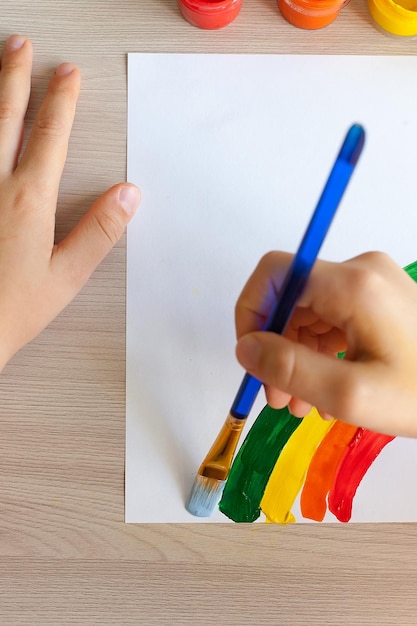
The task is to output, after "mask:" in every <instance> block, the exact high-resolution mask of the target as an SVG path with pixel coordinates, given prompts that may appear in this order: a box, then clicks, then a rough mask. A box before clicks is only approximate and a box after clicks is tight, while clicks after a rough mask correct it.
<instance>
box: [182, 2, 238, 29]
mask: <svg viewBox="0 0 417 626" xmlns="http://www.w3.org/2000/svg"><path fill="white" fill-rule="evenodd" d="M178 6H179V9H180V11H181V13H182V14H183V16H184V17H185V19H186V20H187V22H190V24H193V26H198V28H204V29H206V30H213V29H215V28H223V26H227V25H228V24H230V22H233V20H234V19H235V18H236V17H237V16H238V14H239V11H240V9H241V7H242V0H178Z"/></svg>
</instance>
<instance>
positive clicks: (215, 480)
mask: <svg viewBox="0 0 417 626" xmlns="http://www.w3.org/2000/svg"><path fill="white" fill-rule="evenodd" d="M245 421H246V420H245V419H239V418H237V417H233V415H231V414H229V415H228V416H227V419H226V421H225V423H224V424H223V427H222V429H221V431H220V432H219V434H218V436H217V438H216V440H215V442H214V443H213V445H212V446H211V448H210V450H209V452H208V454H207V456H206V457H205V459H204V461H203V462H202V464H201V465H200V468H199V470H198V473H197V476H196V478H195V480H194V484H193V487H192V489H191V493H190V497H189V498H188V501H187V503H186V505H185V507H186V509H187V511H189V513H191V514H192V515H195V516H197V517H209V516H210V515H211V513H212V512H213V509H214V507H215V506H216V504H217V503H218V501H219V500H220V497H221V495H222V492H223V488H224V485H225V483H226V480H227V477H228V475H229V471H230V467H231V465H232V460H233V456H234V453H235V450H236V447H237V444H238V442H239V438H240V435H241V432H242V430H243V427H244V424H245Z"/></svg>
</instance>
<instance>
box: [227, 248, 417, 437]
mask: <svg viewBox="0 0 417 626" xmlns="http://www.w3.org/2000/svg"><path fill="white" fill-rule="evenodd" d="M291 259H292V256H291V255H289V254H285V253H282V252H272V253H269V254H268V255H266V256H265V257H264V258H263V259H262V260H261V262H260V263H259V265H258V267H257V268H256V270H255V271H254V273H253V274H252V276H251V277H250V279H249V281H248V282H247V284H246V286H245V288H244V289H243V292H242V294H241V296H240V297H239V300H238V302H237V305H236V332H237V338H238V344H237V348H236V354H237V358H238V360H239V362H240V364H241V365H242V366H243V367H244V368H245V369H246V370H247V371H248V372H249V373H250V374H252V375H253V376H255V377H256V378H258V379H260V380H262V381H263V382H264V384H265V387H266V395H267V400H268V402H269V404H271V405H272V406H274V407H276V408H280V407H283V406H285V405H287V404H288V406H289V409H290V410H291V412H292V413H293V414H294V415H297V416H299V417H302V416H303V415H305V414H306V413H307V412H308V410H309V409H310V407H311V406H312V405H314V406H316V407H317V409H318V410H319V412H320V413H321V414H322V416H323V417H336V418H337V419H339V420H342V421H345V422H349V423H352V424H355V425H358V426H363V427H366V428H369V429H371V430H375V431H378V432H383V433H388V434H392V435H404V436H412V437H417V284H416V283H415V282H414V281H413V280H412V279H411V278H410V277H409V276H408V275H407V274H406V273H405V272H404V270H403V269H401V268H400V267H399V266H398V265H396V263H394V261H393V260H392V259H391V258H389V257H388V256H386V255H385V254H382V253H377V252H372V253H367V254H363V255H361V256H358V257H356V258H354V259H351V260H349V261H346V262H344V263H328V262H325V261H317V263H316V264H315V266H314V268H313V271H312V274H311V277H310V279H309V282H308V284H307V287H306V289H305V291H304V293H303V294H302V296H301V298H300V301H299V303H298V307H297V309H296V310H295V312H294V314H293V316H292V318H291V321H290V323H289V325H288V329H287V331H286V333H285V337H282V336H279V335H276V334H274V333H270V332H258V331H260V330H261V329H262V327H263V324H264V322H265V320H266V318H267V316H268V313H269V311H270V310H271V307H272V306H273V303H274V300H275V298H276V294H277V292H278V291H279V288H280V285H281V282H282V280H283V277H284V276H285V273H286V271H287V268H288V266H289V264H290V262H291ZM345 350H346V351H347V352H346V356H345V359H343V360H341V359H337V358H336V355H337V353H338V352H341V351H345Z"/></svg>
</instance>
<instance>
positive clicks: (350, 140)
mask: <svg viewBox="0 0 417 626" xmlns="http://www.w3.org/2000/svg"><path fill="white" fill-rule="evenodd" d="M364 142H365V131H364V129H363V128H362V126H359V125H358V124H354V125H353V126H351V127H350V129H349V130H348V132H347V135H346V137H345V140H344V142H343V144H342V147H341V149H340V152H339V154H338V155H337V158H336V161H335V164H334V166H333V168H332V170H331V172H330V174H329V178H328V179H327V182H326V184H325V186H324V189H323V192H322V194H321V196H320V199H319V201H318V203H317V206H316V208H315V210H314V213H313V216H312V218H311V220H310V223H309V225H308V227H307V230H306V232H305V234H304V237H303V239H302V241H301V244H300V247H299V248H298V251H297V253H296V255H295V257H294V259H293V261H292V263H291V265H290V268H289V270H288V273H287V275H286V277H285V280H284V283H283V285H282V287H281V290H280V293H279V297H278V301H277V303H276V305H275V307H274V309H273V310H272V312H271V314H270V316H269V318H268V320H267V322H266V325H265V327H264V330H267V331H271V332H274V333H278V334H282V333H283V332H284V330H285V328H286V326H287V324H288V321H289V319H290V317H291V314H292V312H293V310H294V307H295V305H296V304H297V301H298V299H299V297H300V295H301V293H302V291H303V289H304V287H305V285H306V283H307V280H308V277H309V276H310V272H311V270H312V267H313V265H314V263H315V261H316V259H317V255H318V253H319V250H320V248H321V246H322V244H323V241H324V238H325V237H326V234H327V231H328V230H329V228H330V224H331V223H332V220H333V217H334V215H335V213H336V210H337V207H338V206H339V203H340V201H341V199H342V196H343V194H344V192H345V189H346V187H347V185H348V183H349V180H350V177H351V176H352V173H353V170H354V169H355V165H356V163H357V161H358V159H359V156H360V154H361V152H362V148H363V145H364ZM261 385H262V383H261V382H260V381H259V380H258V379H257V378H254V377H253V376H251V375H250V374H247V373H246V374H245V376H244V378H243V380H242V383H241V385H240V387H239V390H238V392H237V394H236V397H235V399H234V402H233V404H232V408H231V409H230V413H231V415H233V417H236V418H237V419H246V418H247V416H248V415H249V413H250V410H251V409H252V406H253V403H254V402H255V399H256V396H257V395H258V392H259V389H260V387H261Z"/></svg>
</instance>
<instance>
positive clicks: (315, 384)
mask: <svg viewBox="0 0 417 626" xmlns="http://www.w3.org/2000/svg"><path fill="white" fill-rule="evenodd" d="M236 356H237V359H238V361H239V363H240V364H241V365H242V366H243V367H244V368H245V369H246V370H247V371H248V372H249V374H252V376H255V377H256V378H258V379H259V380H261V381H262V382H263V383H264V384H265V385H268V386H269V387H272V388H275V389H278V390H279V391H280V392H282V395H283V396H284V394H288V397H291V396H292V397H294V398H299V399H300V400H303V401H305V402H307V403H309V404H311V405H313V406H315V407H317V408H318V409H319V410H320V412H321V411H323V412H324V413H327V414H328V415H329V416H335V417H337V418H339V419H342V420H346V421H350V420H351V419H352V411H353V409H354V404H355V398H357V397H358V394H359V393H360V389H361V387H362V385H361V383H360V380H361V378H362V376H359V374H360V373H359V372H357V371H356V367H355V366H356V364H355V363H352V362H350V361H344V360H341V359H337V358H336V357H332V356H329V355H327V354H323V353H320V352H316V351H315V350H312V349H311V348H308V347H307V346H305V345H303V344H300V343H296V342H293V341H291V340H289V339H287V338H286V337H283V336H281V335H276V334H274V333H270V332H265V331H262V332H255V333H250V334H248V335H245V336H244V337H242V338H241V339H240V340H239V342H238V344H237V346H236Z"/></svg>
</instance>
